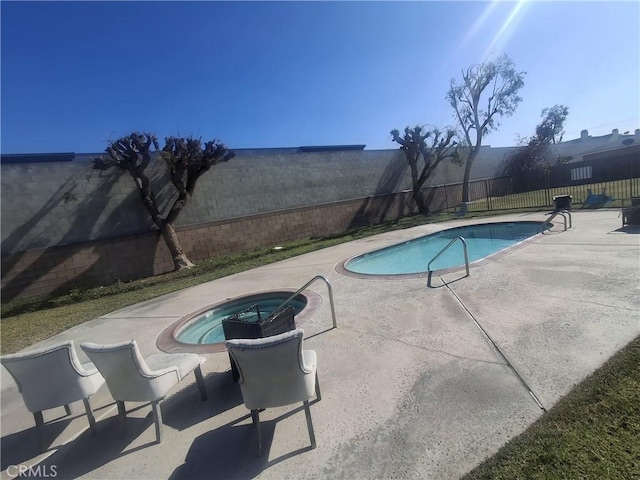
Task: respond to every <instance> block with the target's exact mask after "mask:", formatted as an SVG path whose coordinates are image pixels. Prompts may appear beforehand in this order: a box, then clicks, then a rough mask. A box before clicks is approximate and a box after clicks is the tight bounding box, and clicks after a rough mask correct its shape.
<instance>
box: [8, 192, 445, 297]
mask: <svg viewBox="0 0 640 480" xmlns="http://www.w3.org/2000/svg"><path fill="white" fill-rule="evenodd" d="M437 197H438V198H439V196H437ZM434 198H435V197H434ZM434 201H436V200H434ZM413 212H414V207H413V201H412V200H411V197H410V193H408V192H400V193H396V194H389V195H379V196H375V197H367V198H364V199H356V200H345V201H342V202H333V203H328V204H324V205H316V206H311V207H299V208H295V209H290V210H286V211H279V212H269V213H264V214H257V215H250V216H245V217H238V218H234V219H230V220H220V221H214V222H208V223H202V224H198V225H191V226H181V227H178V228H177V233H178V236H179V238H180V241H181V244H182V247H183V249H184V250H185V252H186V253H187V255H188V256H189V258H190V259H191V260H193V261H196V262H197V261H199V260H202V259H205V258H209V257H213V256H216V255H225V254H234V253H242V252H248V251H252V250H254V249H256V248H260V247H268V246H277V245H278V244H281V243H285V242H289V241H292V240H299V239H305V238H310V237H314V236H323V235H329V234H332V233H340V232H344V231H345V230H348V229H350V228H355V227H359V226H363V225H367V224H377V223H380V222H381V221H385V220H391V219H397V218H399V217H402V216H405V215H407V214H410V213H413ZM171 270H173V262H172V260H171V257H170V255H169V251H168V249H167V248H166V245H165V243H164V241H163V240H162V238H161V237H160V234H159V233H158V232H151V233H145V234H139V235H130V236H125V237H120V238H114V239H104V240H96V241H90V242H81V243H75V244H71V245H59V246H53V247H48V248H40V249H30V250H26V251H22V252H17V253H14V254H3V255H2V296H3V301H8V300H10V299H13V298H20V297H28V296H33V295H41V294H46V293H52V292H56V291H58V290H60V291H66V290H68V289H70V288H73V287H75V286H97V285H108V284H111V283H114V282H116V281H118V280H120V281H128V280H133V279H136V278H144V277H149V276H152V275H157V274H160V273H165V272H169V271H171Z"/></svg>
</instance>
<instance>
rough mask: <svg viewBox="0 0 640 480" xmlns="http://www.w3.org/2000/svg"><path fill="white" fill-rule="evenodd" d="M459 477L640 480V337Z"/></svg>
mask: <svg viewBox="0 0 640 480" xmlns="http://www.w3.org/2000/svg"><path fill="white" fill-rule="evenodd" d="M463 478H464V480H479V479H492V480H502V479H504V480H514V479H527V480H536V479H540V480H554V479H558V480H565V479H593V480H600V479H607V480H618V479H619V480H630V479H637V478H640V337H637V338H636V339H635V340H633V341H632V342H631V343H630V344H629V345H627V346H626V347H625V348H624V349H622V350H621V351H620V352H618V353H617V354H616V355H614V356H613V357H612V358H611V359H610V360H609V361H608V362H607V363H606V364H605V365H604V366H603V367H601V368H600V369H598V370H597V371H596V372H594V373H593V374H592V375H591V376H589V377H588V378H587V379H586V380H585V381H583V382H582V383H581V384H580V385H578V386H577V387H575V388H574V389H573V390H572V391H571V392H570V393H569V394H568V395H567V396H565V397H564V398H562V399H561V400H560V401H559V402H558V403H557V404H556V405H555V406H554V407H553V408H552V409H551V410H550V411H549V412H547V413H546V414H544V415H543V416H542V417H541V418H540V419H539V420H538V421H537V422H535V423H534V424H533V425H532V426H531V427H529V428H528V429H527V430H526V431H525V432H524V433H523V434H522V435H520V436H518V437H516V438H514V439H513V440H511V441H510V442H508V443H507V444H506V445H505V446H504V447H503V448H502V449H500V451H498V453H497V454H496V455H494V456H493V457H491V458H490V459H488V460H487V461H486V462H484V463H483V464H482V465H480V466H479V467H477V468H476V469H474V470H473V471H471V472H470V473H469V474H467V475H466V476H465V477H463Z"/></svg>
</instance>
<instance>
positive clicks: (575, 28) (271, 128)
mask: <svg viewBox="0 0 640 480" xmlns="http://www.w3.org/2000/svg"><path fill="white" fill-rule="evenodd" d="M0 8H1V22H2V25H1V27H2V31H1V48H2V52H1V53H2V55H1V67H2V71H1V101H2V103H1V110H2V112H1V113H2V115H1V122H2V123H1V139H0V140H1V150H2V153H37V152H101V151H103V150H104V148H105V147H106V146H107V143H108V141H109V140H115V139H117V138H119V137H120V136H123V135H126V134H128V133H130V132H131V131H134V130H138V131H148V132H151V133H154V134H156V135H157V136H158V137H159V138H164V137H165V136H168V135H176V134H178V135H183V136H187V135H194V136H198V137H202V138H203V139H205V140H209V139H213V138H219V139H221V140H222V141H223V142H225V143H226V144H227V145H228V146H230V147H231V148H269V147H296V146H301V145H336V144H366V145H367V149H385V148H396V147H397V145H396V144H394V143H393V142H392V141H391V137H390V135H389V132H390V130H392V129H394V128H398V129H400V130H401V129H403V128H404V127H405V126H413V125H416V124H421V125H424V124H430V125H437V126H440V127H444V126H446V125H448V124H453V123H454V118H453V112H452V110H451V107H450V106H449V105H448V104H447V102H446V101H445V94H446V92H447V90H448V88H449V82H450V80H451V79H452V78H456V79H459V78H460V76H461V70H462V69H463V68H466V67H468V66H470V65H472V64H475V63H479V62H482V61H485V60H487V59H491V58H495V57H496V56H498V55H500V54H502V53H507V54H508V55H509V56H510V57H511V58H512V59H513V60H514V62H515V63H516V66H517V67H518V69H519V70H523V71H526V72H527V75H526V77H525V86H524V88H523V89H522V91H521V95H522V97H523V101H522V103H521V104H520V106H519V108H518V111H517V112H516V114H515V115H514V116H512V117H508V118H504V119H503V120H502V122H501V127H500V129H499V131H498V132H495V133H492V134H490V135H489V137H487V139H486V140H485V144H490V145H492V146H508V145H513V144H514V143H515V138H516V135H518V134H519V135H523V136H524V135H530V134H532V133H533V132H534V129H535V125H536V124H537V123H538V122H539V120H540V112H541V110H542V109H543V108H545V107H551V106H553V105H555V104H564V105H567V106H568V107H569V110H570V113H569V118H568V121H567V124H566V131H567V134H566V135H565V139H567V140H568V139H571V138H577V137H579V135H580V130H582V129H585V128H587V129H588V130H589V133H590V134H591V135H603V134H606V133H610V132H611V130H612V129H613V128H618V129H619V130H620V133H623V132H624V131H627V130H630V131H631V132H633V130H634V129H636V128H640V2H637V1H628V2H612V1H601V2H596V1H592V2H574V1H571V2H570V1H562V2H560V1H558V2H551V1H550V2H539V1H534V2H532V1H529V2H490V1H487V2H483V1H474V2H456V1H437V2H364V1H363V2H234V3H227V2H117V1H114V2H39V3H36V2H34V3H31V2H22V1H21V2H9V1H2V2H1V4H0Z"/></svg>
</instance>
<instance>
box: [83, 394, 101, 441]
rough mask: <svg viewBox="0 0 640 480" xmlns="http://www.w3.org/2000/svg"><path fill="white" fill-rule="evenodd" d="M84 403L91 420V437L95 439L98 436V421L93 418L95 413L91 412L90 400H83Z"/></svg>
mask: <svg viewBox="0 0 640 480" xmlns="http://www.w3.org/2000/svg"><path fill="white" fill-rule="evenodd" d="M82 403H84V409H85V410H86V412H87V418H88V419H89V429H90V430H91V436H93V437H95V436H96V435H97V434H98V431H97V429H96V419H95V417H94V416H93V411H92V410H91V404H90V403H89V399H88V398H83V399H82Z"/></svg>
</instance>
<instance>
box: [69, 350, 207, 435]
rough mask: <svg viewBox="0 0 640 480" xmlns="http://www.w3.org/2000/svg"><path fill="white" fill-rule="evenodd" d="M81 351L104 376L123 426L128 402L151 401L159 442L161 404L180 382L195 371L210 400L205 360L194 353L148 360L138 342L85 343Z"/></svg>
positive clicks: (159, 354) (203, 396) (200, 386)
mask: <svg viewBox="0 0 640 480" xmlns="http://www.w3.org/2000/svg"><path fill="white" fill-rule="evenodd" d="M80 348H82V350H84V352H85V353H86V354H87V355H88V356H89V358H90V359H91V360H92V361H93V363H94V364H95V365H96V367H97V368H98V370H99V371H100V373H102V375H103V376H104V378H105V380H106V382H107V387H108V388H109V392H111V396H112V397H113V399H114V400H115V401H116V404H117V406H118V415H119V416H120V418H121V419H122V422H123V423H125V422H126V415H127V411H126V409H125V403H124V402H151V408H152V410H153V417H154V423H155V428H156V441H157V443H160V442H161V441H162V432H161V428H160V427H161V424H162V413H161V411H160V407H159V403H160V401H161V400H162V399H164V397H165V396H166V395H167V393H169V390H171V389H172V388H173V387H174V386H175V385H177V384H178V382H180V381H181V380H182V379H183V378H185V377H186V376H187V375H189V374H190V373H191V372H194V373H195V377H196V381H197V383H198V387H199V389H200V396H201V397H202V400H206V399H207V391H206V389H205V385H204V379H203V377H202V369H201V367H200V366H201V364H202V363H204V362H205V358H204V357H200V356H199V355H196V354H193V353H182V354H171V353H158V354H155V355H151V356H150V357H148V358H147V359H146V360H145V359H144V358H142V355H141V354H140V350H139V349H138V344H137V343H136V341H135V340H131V341H129V342H123V343H116V344H112V345H98V344H95V343H83V344H81V345H80Z"/></svg>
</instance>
